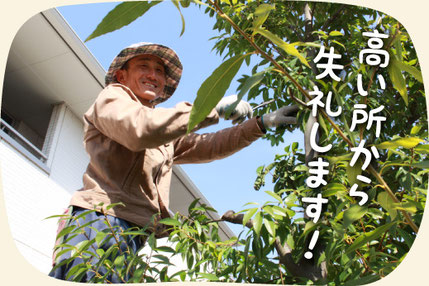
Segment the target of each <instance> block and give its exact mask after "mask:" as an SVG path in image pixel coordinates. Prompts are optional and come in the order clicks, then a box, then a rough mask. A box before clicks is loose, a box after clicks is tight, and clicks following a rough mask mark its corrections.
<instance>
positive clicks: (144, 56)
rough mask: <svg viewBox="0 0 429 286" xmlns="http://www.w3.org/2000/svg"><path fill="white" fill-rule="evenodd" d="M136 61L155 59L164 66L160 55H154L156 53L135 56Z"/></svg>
mask: <svg viewBox="0 0 429 286" xmlns="http://www.w3.org/2000/svg"><path fill="white" fill-rule="evenodd" d="M133 60H134V61H136V62H144V61H154V62H156V63H158V64H160V65H162V66H164V61H163V60H161V59H160V58H159V57H157V56H154V55H149V54H147V55H146V54H145V55H138V56H136V57H134V58H133Z"/></svg>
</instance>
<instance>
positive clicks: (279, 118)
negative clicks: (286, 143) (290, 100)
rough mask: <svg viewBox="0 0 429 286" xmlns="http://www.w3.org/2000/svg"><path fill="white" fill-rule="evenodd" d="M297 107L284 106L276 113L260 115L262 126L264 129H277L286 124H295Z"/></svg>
mask: <svg viewBox="0 0 429 286" xmlns="http://www.w3.org/2000/svg"><path fill="white" fill-rule="evenodd" d="M298 110H299V107H298V106H297V105H291V106H284V107H281V108H279V109H277V110H276V111H273V112H271V113H268V114H264V115H262V117H261V119H262V124H263V125H264V127H265V128H271V127H279V126H283V125H288V124H296V117H295V115H296V113H297V112H298Z"/></svg>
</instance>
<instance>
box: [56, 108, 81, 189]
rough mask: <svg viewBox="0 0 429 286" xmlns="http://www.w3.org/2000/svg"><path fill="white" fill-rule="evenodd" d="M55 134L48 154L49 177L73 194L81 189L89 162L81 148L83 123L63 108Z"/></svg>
mask: <svg viewBox="0 0 429 286" xmlns="http://www.w3.org/2000/svg"><path fill="white" fill-rule="evenodd" d="M58 129H59V130H58ZM56 132H58V133H59V134H60V135H59V136H58V140H57V142H54V144H53V149H54V150H52V152H50V156H52V157H50V158H49V159H51V158H52V161H51V162H52V163H51V165H50V168H51V176H50V177H51V179H52V180H53V181H55V182H56V183H57V184H59V185H60V186H62V187H63V188H64V189H65V190H67V191H68V192H69V194H73V192H74V191H76V190H78V189H80V188H82V175H83V173H84V171H85V169H86V166H87V165H88V162H89V157H88V155H87V153H86V152H85V149H84V148H83V123H82V121H81V120H80V119H79V118H78V117H77V116H75V115H74V114H73V113H72V112H71V111H70V109H68V108H65V110H64V112H63V113H61V114H60V118H59V121H58V124H57V130H56Z"/></svg>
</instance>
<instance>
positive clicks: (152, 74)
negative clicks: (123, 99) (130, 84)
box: [146, 68, 156, 79]
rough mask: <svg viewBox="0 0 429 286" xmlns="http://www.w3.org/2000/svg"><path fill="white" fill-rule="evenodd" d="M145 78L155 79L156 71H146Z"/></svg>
mask: <svg viewBox="0 0 429 286" xmlns="http://www.w3.org/2000/svg"><path fill="white" fill-rule="evenodd" d="M146 76H147V77H148V78H150V79H156V70H155V69H154V68H149V69H147V70H146Z"/></svg>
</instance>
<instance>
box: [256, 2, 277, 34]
mask: <svg viewBox="0 0 429 286" xmlns="http://www.w3.org/2000/svg"><path fill="white" fill-rule="evenodd" d="M274 8H275V6H274V5H270V4H262V5H259V6H258V7H257V8H256V10H255V13H254V15H255V19H254V20H253V28H254V29H256V28H259V27H261V26H262V24H264V23H265V21H266V20H267V18H268V15H270V12H271V10H273V9H274Z"/></svg>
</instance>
